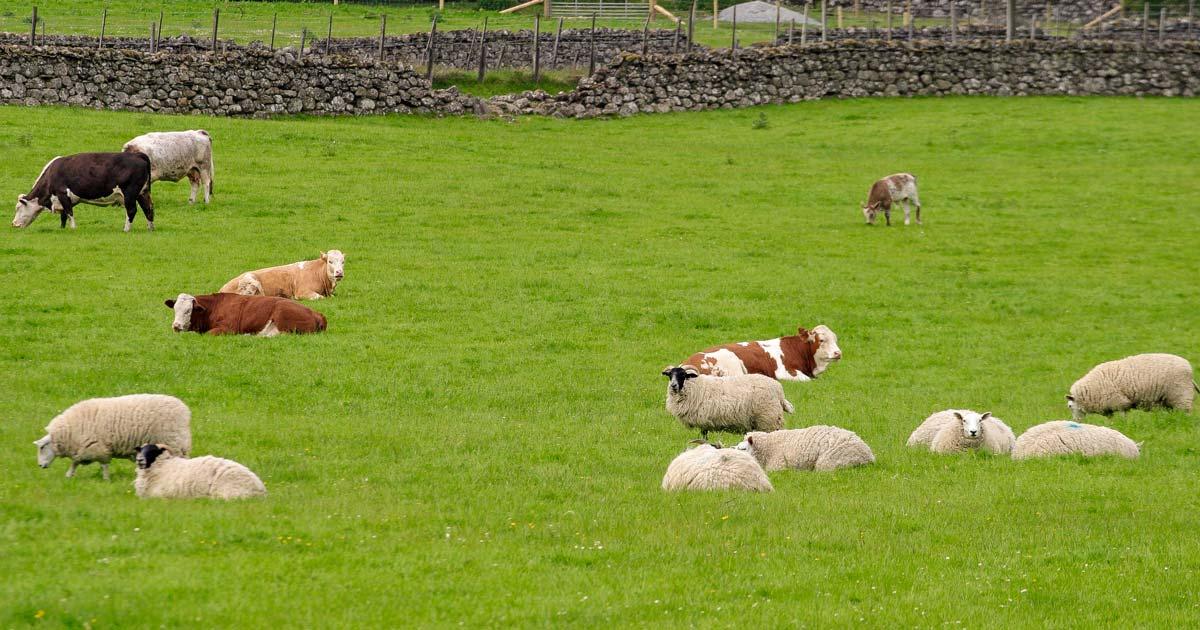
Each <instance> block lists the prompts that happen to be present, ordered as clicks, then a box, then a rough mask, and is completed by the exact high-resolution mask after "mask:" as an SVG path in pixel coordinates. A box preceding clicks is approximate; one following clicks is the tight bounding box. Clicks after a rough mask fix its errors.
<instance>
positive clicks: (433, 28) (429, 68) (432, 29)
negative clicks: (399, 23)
mask: <svg viewBox="0 0 1200 630" xmlns="http://www.w3.org/2000/svg"><path fill="white" fill-rule="evenodd" d="M436 39H437V15H434V16H433V23H432V24H430V25H429V42H428V48H429V51H428V53H427V54H426V55H425V60H426V62H427V63H426V66H425V78H426V79H429V80H430V81H432V80H433V58H434V56H435V55H437V47H436V45H435V44H434V40H436Z"/></svg>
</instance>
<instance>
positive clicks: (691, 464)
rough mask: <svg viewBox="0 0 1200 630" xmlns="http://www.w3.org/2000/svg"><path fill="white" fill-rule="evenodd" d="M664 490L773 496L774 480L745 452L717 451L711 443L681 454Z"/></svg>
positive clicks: (722, 449) (720, 449) (669, 472)
mask: <svg viewBox="0 0 1200 630" xmlns="http://www.w3.org/2000/svg"><path fill="white" fill-rule="evenodd" d="M662 489H663V490H666V491H668V492H674V491H677V490H750V491H752V492H771V491H772V490H774V489H775V488H774V487H772V486H771V480H770V479H767V473H765V472H763V469H762V466H759V464H758V462H757V461H755V460H754V458H753V457H751V456H750V454H749V453H747V452H745V451H739V450H737V449H733V448H717V447H715V446H713V445H712V444H708V443H707V442H704V443H701V444H700V445H699V446H697V447H695V448H689V449H688V450H686V451H684V452H682V453H680V454H679V456H678V457H676V458H675V459H674V460H672V461H671V465H670V466H667V474H666V475H664V476H663V480H662Z"/></svg>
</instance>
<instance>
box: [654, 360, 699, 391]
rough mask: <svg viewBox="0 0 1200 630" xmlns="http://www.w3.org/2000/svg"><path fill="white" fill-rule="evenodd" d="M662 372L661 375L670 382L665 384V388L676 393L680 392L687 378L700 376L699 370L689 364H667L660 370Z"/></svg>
mask: <svg viewBox="0 0 1200 630" xmlns="http://www.w3.org/2000/svg"><path fill="white" fill-rule="evenodd" d="M662 373H663V376H665V377H667V378H668V379H670V381H671V383H670V384H669V385H668V386H667V389H668V390H669V391H670V392H671V393H672V394H678V393H679V392H682V391H683V386H684V384H685V383H686V382H687V380H688V379H690V378H696V377H698V376H700V372H699V371H698V370H697V369H696V368H695V367H693V366H691V365H680V366H674V365H668V366H667V367H666V369H664V370H663V371H662Z"/></svg>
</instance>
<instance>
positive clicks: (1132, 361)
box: [1067, 354, 1200, 420]
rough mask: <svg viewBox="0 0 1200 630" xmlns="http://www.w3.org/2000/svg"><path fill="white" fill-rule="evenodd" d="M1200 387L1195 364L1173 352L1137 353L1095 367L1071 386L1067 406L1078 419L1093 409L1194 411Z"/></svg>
mask: <svg viewBox="0 0 1200 630" xmlns="http://www.w3.org/2000/svg"><path fill="white" fill-rule="evenodd" d="M1197 391H1200V387H1197V385H1196V381H1195V380H1194V379H1193V377H1192V364H1191V363H1188V361H1187V359H1185V358H1183V357H1178V356H1175V355H1173V354H1137V355H1134V356H1131V357H1125V358H1124V359H1119V360H1117V361H1108V362H1105V363H1101V364H1100V365H1097V366H1096V367H1094V368H1092V369H1091V371H1089V372H1088V373H1087V374H1085V375H1084V376H1083V378H1081V379H1079V380H1078V381H1075V384H1074V385H1072V386H1071V393H1069V394H1067V407H1069V408H1070V409H1071V415H1072V416H1073V417H1074V419H1075V420H1082V419H1083V417H1084V416H1085V415H1087V414H1089V413H1099V414H1104V415H1106V416H1107V415H1111V414H1112V413H1113V412H1115V411H1126V410H1129V409H1133V408H1134V407H1141V408H1144V409H1149V408H1153V407H1156V406H1163V407H1169V408H1173V409H1180V410H1183V411H1185V412H1189V413H1190V412H1191V411H1192V401H1193V400H1194V399H1195V397H1196V392H1197Z"/></svg>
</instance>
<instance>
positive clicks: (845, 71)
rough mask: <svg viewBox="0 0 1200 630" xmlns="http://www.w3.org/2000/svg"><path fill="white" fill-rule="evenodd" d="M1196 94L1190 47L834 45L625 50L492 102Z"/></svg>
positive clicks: (560, 104)
mask: <svg viewBox="0 0 1200 630" xmlns="http://www.w3.org/2000/svg"><path fill="white" fill-rule="evenodd" d="M953 94H981V95H994V96H1023V95H1032V94H1096V95H1130V96H1132V95H1138V96H1143V95H1156V96H1196V95H1197V94H1200V44H1196V43H1192V42H1188V43H1182V42H1176V43H1173V44H1170V45H1165V46H1161V47H1160V46H1148V47H1143V46H1140V45H1136V44H1129V43H1115V42H1091V41H1078V42H1061V41H1038V42H1024V41H1023V42H1014V43H1012V44H1005V43H1003V42H990V41H972V42H965V43H961V44H957V45H950V44H946V43H944V42H911V43H909V42H905V43H892V44H890V45H889V44H886V43H884V42H878V41H875V42H855V41H842V42H830V43H827V44H810V45H809V46H807V47H804V48H801V47H799V46H781V47H775V48H756V49H749V50H742V51H738V52H737V53H736V54H734V53H731V52H730V51H728V50H718V51H702V52H696V53H692V54H689V55H673V56H672V55H668V56H657V55H651V56H648V57H642V56H640V55H632V54H628V53H624V54H622V55H620V56H619V57H618V58H617V59H615V60H614V61H613V63H612V64H610V65H608V66H606V67H604V68H601V69H600V70H599V71H598V72H597V73H596V74H595V76H593V77H591V78H585V79H583V80H581V81H580V84H579V87H578V88H576V89H575V90H574V91H572V92H568V93H563V94H558V95H554V96H551V95H547V94H545V93H543V92H527V93H525V94H522V95H515V96H504V97H496V98H493V99H491V100H490V102H489V108H491V109H493V110H494V111H498V112H500V113H503V114H508V115H516V114H546V115H555V116H574V117H579V118H588V117H593V116H603V115H614V114H616V115H630V114H635V113H639V112H669V111H689V110H704V109H717V108H734V107H749V106H752V105H761V104H767V103H791V102H797V101H802V100H813V99H823V98H849V97H866V96H945V95H953Z"/></svg>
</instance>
